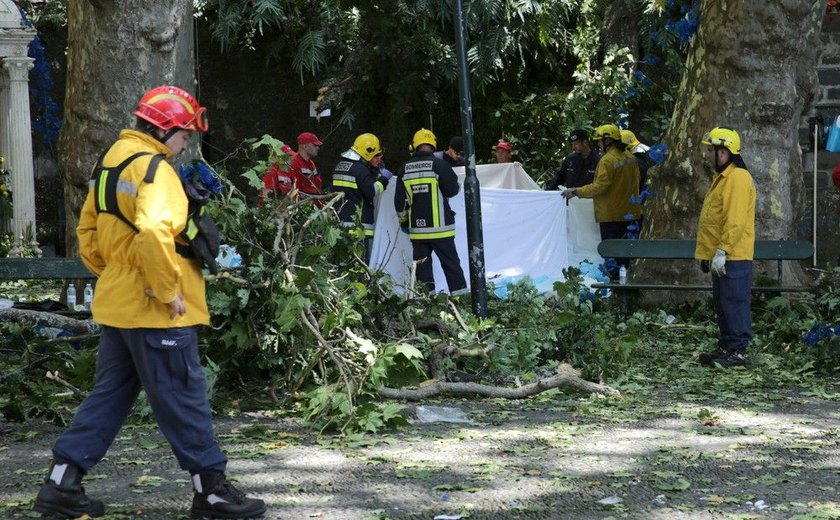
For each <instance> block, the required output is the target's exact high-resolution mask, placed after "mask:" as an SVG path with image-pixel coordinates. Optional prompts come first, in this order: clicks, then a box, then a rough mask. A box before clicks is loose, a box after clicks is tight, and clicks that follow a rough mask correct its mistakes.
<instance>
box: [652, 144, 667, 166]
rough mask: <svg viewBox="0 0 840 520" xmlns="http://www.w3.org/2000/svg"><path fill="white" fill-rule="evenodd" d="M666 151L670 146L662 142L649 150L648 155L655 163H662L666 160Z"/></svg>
mask: <svg viewBox="0 0 840 520" xmlns="http://www.w3.org/2000/svg"><path fill="white" fill-rule="evenodd" d="M666 153H668V147H667V146H665V145H664V144H662V143H657V144H655V145H653V146H651V147H650V150H648V157H650V160H651V161H653V164H660V163H661V162H662V161H664V160H665V154H666Z"/></svg>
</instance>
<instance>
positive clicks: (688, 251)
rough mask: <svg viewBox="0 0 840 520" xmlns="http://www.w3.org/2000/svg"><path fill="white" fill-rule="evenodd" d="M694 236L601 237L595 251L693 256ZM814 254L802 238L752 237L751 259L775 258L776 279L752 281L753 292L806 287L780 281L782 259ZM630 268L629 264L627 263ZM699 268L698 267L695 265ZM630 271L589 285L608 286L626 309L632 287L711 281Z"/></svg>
mask: <svg viewBox="0 0 840 520" xmlns="http://www.w3.org/2000/svg"><path fill="white" fill-rule="evenodd" d="M694 248H695V241H694V240H672V239H661V240H647V239H638V240H624V239H613V240H603V241H601V243H600V244H598V254H600V255H601V257H603V258H630V259H633V260H637V259H658V260H694ZM813 255H814V245H813V244H811V243H810V242H807V241H803V240H756V241H755V254H754V260H775V261H776V262H777V272H776V279H775V282H774V284H772V285H754V286H753V288H752V290H753V292H759V293H761V292H764V293H783V292H803V291H808V290H809V288H808V287H786V286H784V284H783V283H782V282H783V280H782V262H784V261H786V260H806V259H808V258H811V257H812V256H813ZM631 269H632V264H631ZM698 269H699V268H698ZM631 274H632V273H631V272H628V273H627V278H628V281H627V283H624V284H621V283H619V282H609V283H596V284H592V288H593V289H610V290H611V291H614V292H615V293H617V294H619V295H620V296H621V305H622V309H623V310H624V312H625V313H626V312H627V310H629V295H630V293H632V292H633V291H711V290H712V285H711V284H704V285H680V284H676V283H671V284H667V283H633V281H632V276H631Z"/></svg>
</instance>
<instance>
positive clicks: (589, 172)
mask: <svg viewBox="0 0 840 520" xmlns="http://www.w3.org/2000/svg"><path fill="white" fill-rule="evenodd" d="M569 142H571V143H572V153H570V154H569V155H567V156H566V158H565V159H563V164H562V166H560V168H559V169H558V170H557V171H555V172H554V177H553V178H552V179H551V180H550V181H548V184H547V185H546V187H545V189H546V190H549V191H553V190H556V189H557V188H558V187H559V186H565V187H566V188H577V187H580V186H586V185H587V184H591V183H592V181H593V180H595V169H596V168H597V167H598V161H599V160H600V159H601V152H600V151H598V150H593V149H592V147H591V146H590V145H589V134H588V133H587V131H586V130H583V129H582V128H578V129H577V130H572V133H570V134H569Z"/></svg>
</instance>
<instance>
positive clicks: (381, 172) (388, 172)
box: [379, 166, 394, 180]
mask: <svg viewBox="0 0 840 520" xmlns="http://www.w3.org/2000/svg"><path fill="white" fill-rule="evenodd" d="M379 175H381V176H383V177H385V178H386V179H389V180H390V179H391V177H393V176H394V172H392V171H391V170H389V169H388V168H385V167H384V166H383V167H382V168H379Z"/></svg>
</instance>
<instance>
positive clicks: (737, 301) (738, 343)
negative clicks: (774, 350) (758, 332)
mask: <svg viewBox="0 0 840 520" xmlns="http://www.w3.org/2000/svg"><path fill="white" fill-rule="evenodd" d="M752 278H753V263H752V261H751V260H736V261H727V262H726V274H725V275H723V276H714V275H713V276H712V298H713V301H714V304H715V314H717V322H718V327H719V328H720V339H719V340H718V345H719V346H720V347H721V348H723V349H724V350H728V351H737V352H742V353H743V352H744V350H745V349H746V348H747V345H748V344H749V342H750V340H751V339H752V310H751V308H750V294H751V292H750V291H751V290H752Z"/></svg>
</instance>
